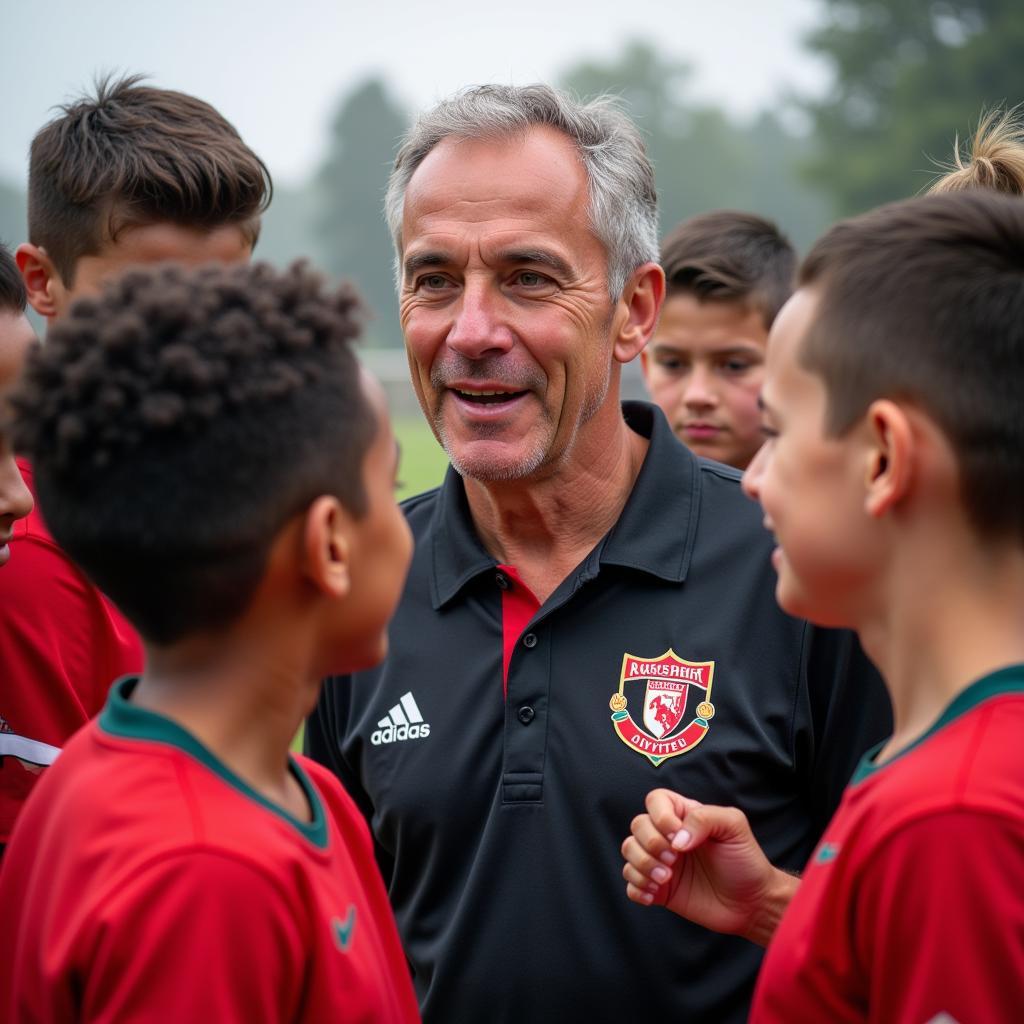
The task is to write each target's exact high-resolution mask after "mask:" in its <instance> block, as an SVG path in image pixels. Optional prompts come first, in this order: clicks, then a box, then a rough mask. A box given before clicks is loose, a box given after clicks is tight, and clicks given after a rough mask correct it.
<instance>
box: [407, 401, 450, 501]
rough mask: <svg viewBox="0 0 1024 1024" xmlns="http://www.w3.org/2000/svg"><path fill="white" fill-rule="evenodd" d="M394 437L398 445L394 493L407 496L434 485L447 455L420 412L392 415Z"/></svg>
mask: <svg viewBox="0 0 1024 1024" xmlns="http://www.w3.org/2000/svg"><path fill="white" fill-rule="evenodd" d="M394 429H395V437H396V438H398V444H399V446H400V447H401V449H402V458H401V461H400V463H399V465H398V482H399V487H398V497H399V498H408V497H410V496H412V495H413V494H419V493H420V492H421V491H428V490H430V488H431V487H436V486H437V485H438V484H439V483H440V482H441V478H442V477H443V476H444V471H445V468H446V467H447V465H448V457H447V456H446V455H445V453H444V451H443V450H442V448H441V446H440V445H439V444H438V443H437V441H435V440H434V435H433V433H432V432H431V430H430V427H428V426H427V424H426V421H425V420H424V419H423V418H422V417H420V416H396V417H395V419H394Z"/></svg>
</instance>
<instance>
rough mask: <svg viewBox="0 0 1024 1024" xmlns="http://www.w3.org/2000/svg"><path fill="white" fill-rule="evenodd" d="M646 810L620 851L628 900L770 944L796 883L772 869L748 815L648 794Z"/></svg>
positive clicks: (668, 794) (669, 794) (660, 791)
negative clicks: (664, 909)
mask: <svg viewBox="0 0 1024 1024" xmlns="http://www.w3.org/2000/svg"><path fill="white" fill-rule="evenodd" d="M645 803H646V806H647V813H646V814H640V815H638V816H637V817H636V818H634V819H633V824H632V835H630V836H629V837H627V839H626V840H625V842H624V843H623V844H622V856H623V857H624V858H625V860H626V864H625V867H623V869H622V877H623V878H625V879H626V882H627V885H626V895H627V896H628V897H629V898H630V899H631V900H633V901H634V902H635V903H641V904H643V905H644V906H650V905H651V904H652V903H660V904H663V905H664V906H666V907H668V909H669V910H671V911H674V912H675V913H676V914H679V915H680V916H681V917H685V918H687V919H688V920H690V921H693V922H694V923H695V924H700V925H703V926H704V927H705V928H711V929H712V930H713V931H717V932H725V933H727V934H731V935H742V936H743V937H744V938H747V939H750V941H751V942H756V943H758V944H760V945H762V946H764V945H767V944H768V940H769V939H770V938H771V936H772V933H773V932H774V931H775V927H776V925H777V924H778V922H779V918H781V916H782V912H783V911H784V910H785V908H786V906H788V904H789V901H790V900H791V899H792V898H793V894H794V893H795V892H796V888H797V886H798V885H799V884H800V883H799V879H796V878H794V877H793V876H792V875H788V874H786V873H785V872H784V871H780V870H779V869H778V868H774V867H772V865H771V864H770V863H769V861H768V859H767V857H765V855H764V852H763V851H762V850H761V847H760V846H758V845H757V840H756V839H754V835H753V833H752V832H751V831H750V825H749V823H748V822H747V818H746V815H745V814H744V813H743V812H742V811H739V810H737V809H736V808H735V807H713V806H711V805H705V804H701V803H699V802H698V801H696V800H690V799H687V798H686V797H684V796H680V795H679V794H678V793H673V792H671V791H670V790H667V789H655V790H652V791H651V792H650V793H648V794H647V800H646V801H645Z"/></svg>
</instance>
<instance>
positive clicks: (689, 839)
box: [672, 803, 750, 850]
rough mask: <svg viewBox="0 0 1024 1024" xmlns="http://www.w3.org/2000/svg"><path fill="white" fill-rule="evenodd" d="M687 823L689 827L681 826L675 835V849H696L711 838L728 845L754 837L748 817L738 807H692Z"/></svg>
mask: <svg viewBox="0 0 1024 1024" xmlns="http://www.w3.org/2000/svg"><path fill="white" fill-rule="evenodd" d="M685 820H686V824H685V827H680V828H679V829H678V830H677V831H676V833H675V835H674V836H673V839H672V848H673V849H674V850H693V849H695V848H696V847H698V846H700V845H701V844H702V843H704V842H706V841H707V840H708V839H714V840H716V841H717V842H720V843H726V842H732V841H736V840H746V839H748V838H750V825H749V824H748V822H747V817H746V815H745V814H744V813H743V812H742V811H740V810H737V809H736V808H735V807H715V806H714V805H712V804H697V803H694V804H692V805H691V806H690V807H689V808H688V810H687V812H686V819H685Z"/></svg>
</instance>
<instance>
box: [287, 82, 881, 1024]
mask: <svg viewBox="0 0 1024 1024" xmlns="http://www.w3.org/2000/svg"><path fill="white" fill-rule="evenodd" d="M680 187H685V182H683V183H680ZM387 211H388V218H389V221H390V225H391V229H392V231H393V233H394V238H395V245H396V248H397V252H398V266H399V274H400V293H401V294H400V305H401V321H402V329H403V332H404V334H405V340H406V347H407V350H408V355H409V365H410V368H411V371H412V379H413V384H414V385H415V388H416V392H417V394H418V395H419V399H420V402H421V404H422V406H423V410H424V413H425V414H426V416H427V418H428V419H429V421H430V423H431V424H432V426H433V428H434V431H435V433H436V434H437V436H438V438H439V439H440V441H441V443H442V444H443V445H444V447H445V449H446V451H447V452H448V455H449V457H450V459H451V463H452V469H451V470H449V472H448V475H447V477H446V479H445V481H444V484H443V485H442V486H441V487H440V488H439V489H438V490H436V491H432V492H430V493H428V494H425V495H422V496H420V497H418V498H414V499H412V500H411V501H409V502H408V503H407V504H406V514H407V516H408V518H409V522H410V524H411V526H412V529H413V532H414V534H415V537H416V554H415V557H414V561H413V566H412V571H411V574H410V578H409V582H408V585H407V588H406V592H405V596H404V598H403V600H402V603H401V606H400V608H399V611H398V614H397V617H396V618H395V621H394V624H393V626H392V629H391V634H390V635H391V653H390V654H389V656H388V658H387V660H386V662H385V663H384V665H383V667H381V668H379V669H375V670H372V671H369V672H365V673H360V674H359V675H357V676H355V677H353V678H351V679H338V680H333V681H331V682H329V684H328V686H327V687H326V689H325V692H324V695H323V698H322V700H321V703H320V705H319V707H318V708H317V711H316V713H315V714H314V716H313V718H312V719H311V720H310V722H309V727H308V730H307V745H308V749H309V752H310V753H311V754H312V755H313V756H314V757H316V758H317V759H318V760H320V761H322V762H323V763H324V764H326V765H328V766H330V767H331V768H333V769H334V771H336V772H337V774H338V775H339V777H340V778H341V780H342V781H343V782H344V784H345V786H346V787H347V788H348V790H349V792H351V793H352V795H353V796H354V797H355V798H356V800H357V801H358V802H359V803H360V805H361V806H362V808H363V810H364V811H365V813H366V816H367V818H368V819H369V821H370V824H371V827H372V829H373V832H374V835H375V837H376V841H377V850H378V857H379V860H380V865H381V869H382V871H383V873H384V878H385V881H386V882H387V885H388V889H389V892H390V896H391V900H392V902H393V905H394V909H395V915H396V917H397V919H398V926H399V930H400V932H401V934H402V938H403V941H404V943H405V948H406V952H407V954H408V956H409V960H410V963H411V965H412V970H413V974H414V980H415V984H416V988H417V991H418V994H419V998H420V1003H421V1006H422V1009H423V1015H424V1017H425V1019H426V1020H427V1021H428V1022H446V1024H473V1022H477V1021H481V1022H483V1021H486V1022H489V1024H490V1022H499V1021H509V1022H515V1024H534V1022H544V1021H560V1022H566V1021H583V1020H590V1021H602V1022H603V1021H609V1022H622V1024H626V1022H630V1021H657V1020H678V1021H688V1022H691V1024H692V1022H694V1021H709V1022H710V1021H715V1022H723V1021H740V1020H743V1019H744V1018H745V1015H746V1008H747V1002H748V999H749V996H750V991H751V986H752V982H753V979H754V975H755V973H756V970H757V965H758V960H759V958H760V951H759V949H757V948H755V947H754V946H753V945H750V944H748V943H745V942H744V941H743V940H741V939H736V938H729V937H724V936H721V935H715V934H712V933H710V932H706V931H703V930H701V929H699V928H696V927H694V926H692V925H690V924H688V923H687V922H684V921H682V920H680V919H678V918H676V917H675V916H674V915H671V914H668V913H664V914H651V913H650V911H646V912H645V911H644V910H643V909H641V908H640V907H637V906H634V905H632V904H631V903H629V902H628V901H627V900H626V897H625V895H624V894H623V886H622V878H621V868H622V862H621V858H620V855H619V846H620V842H621V840H622V837H623V836H624V835H625V834H626V832H627V831H628V828H629V823H630V819H631V817H632V815H633V814H634V813H635V811H636V809H637V808H638V807H641V806H643V799H644V796H645V794H646V793H647V792H648V790H650V789H652V788H653V787H655V786H668V787H669V788H671V789H675V790H680V791H682V792H685V793H687V794H688V795H689V796H692V797H695V798H697V799H700V800H704V801H713V802H714V803H717V804H737V805H739V806H740V807H742V808H743V809H744V810H745V811H746V813H747V814H748V816H749V818H750V821H751V824H752V825H753V828H754V831H755V833H756V834H757V837H758V839H759V841H760V842H761V844H762V845H763V846H764V848H765V852H766V853H767V854H768V856H769V858H770V859H771V861H772V863H774V864H778V865H781V866H783V867H787V868H792V869H794V870H799V869H800V868H801V867H802V866H803V864H804V862H805V860H806V859H807V857H808V855H809V854H810V852H811V850H812V848H813V846H814V843H815V840H816V839H817V837H818V835H819V833H820V831H821V828H822V826H823V825H824V823H825V822H826V821H827V819H828V817H829V815H830V813H831V811H832V809H833V807H834V805H835V803H836V801H837V799H838V796H839V793H840V790H841V788H842V786H843V784H844V783H845V782H846V780H847V777H848V776H849V774H850V773H851V771H852V769H853V767H854V764H855V762H856V760H857V758H858V757H859V755H860V754H861V753H862V752H863V751H864V750H865V749H866V748H867V747H868V746H869V745H870V744H871V743H872V742H874V741H875V740H877V739H881V738H882V737H883V736H884V735H886V732H887V728H888V724H889V723H888V702H887V700H886V698H885V697H884V695H883V691H882V689H881V685H880V683H879V681H878V679H877V677H876V676H875V674H874V672H873V671H872V670H871V669H870V667H869V666H868V665H867V664H866V662H865V661H864V659H863V656H862V655H861V653H860V651H859V649H858V648H856V646H855V645H854V643H853V642H852V640H851V637H850V636H849V635H848V634H845V633H830V632H827V631H824V632H823V631H820V630H816V629H814V628H812V627H810V626H808V625H807V624H806V623H804V622H800V621H797V620H794V619H790V618H788V617H787V616H785V615H784V614H783V613H782V612H780V611H779V610H778V609H777V607H776V605H775V600H774V596H773V590H774V574H773V572H772V569H771V566H770V564H769V553H770V550H771V546H772V540H771V537H770V536H769V535H768V534H767V533H766V532H765V531H764V530H763V528H762V526H761V522H760V513H759V512H758V510H757V508H756V507H755V506H754V505H753V504H752V503H750V502H748V501H747V500H746V499H745V498H744V497H743V496H742V494H741V493H740V488H739V474H738V473H737V472H735V471H734V470H731V469H728V468H726V467H724V466H721V465H718V464H716V463H712V462H707V461H703V460H700V459H697V458H695V457H694V456H693V455H691V454H690V453H689V452H688V451H687V450H686V449H685V448H684V447H683V446H682V445H681V444H679V442H678V441H676V439H675V438H674V436H673V435H672V432H671V430H670V429H669V427H668V424H667V423H666V422H665V420H664V418H663V417H662V415H661V413H660V412H658V411H657V410H656V409H655V408H654V407H653V406H650V405H647V404H644V403H624V404H622V403H620V401H619V375H620V369H621V365H622V364H623V363H625V362H628V361H629V360H631V359H633V358H634V357H635V356H636V355H637V354H638V353H639V351H640V350H641V348H642V347H643V346H644V344H645V343H646V341H647V339H648V337H649V336H650V334H651V332H652V331H653V329H654V326H655V323H656V321H657V317H658V310H659V308H660V305H661V301H662V297H663V294H664V277H663V274H662V271H661V268H660V267H659V266H658V264H657V262H656V260H657V252H658V248H657V242H656V233H657V204H656V198H655V189H654V177H653V172H652V168H651V165H650V163H649V162H648V160H647V157H646V155H645V153H644V148H643V144H642V142H641V140H640V137H639V135H638V133H637V131H636V129H635V128H634V126H633V125H632V123H631V122H630V121H629V120H628V118H626V117H625V116H624V115H623V114H622V113H621V112H619V111H618V110H617V109H616V108H615V107H614V106H612V105H610V104H608V103H605V102H594V103H590V104H586V105H581V104H578V103H576V102H574V101H572V100H570V99H568V98H567V97H565V96H563V95H561V94H559V93H557V92H555V91H553V90H552V89H549V88H547V87H544V86H531V87H528V88H513V87H507V86H485V87H481V88H477V89H472V90H469V91H467V92H464V93H462V94H460V95H458V96H457V97H455V98H454V99H451V100H449V101H447V102H444V103H442V104H440V105H439V106H438V107H437V108H436V109H434V110H432V111H431V112H429V113H427V114H426V115H424V116H423V117H421V118H420V120H419V122H418V123H417V124H416V126H415V127H414V128H413V129H412V131H411V133H410V134H409V136H408V138H407V139H406V140H405V142H404V144H403V146H402V148H401V150H400V152H399V155H398V158H397V160H396V163H395V168H394V171H393V173H392V176H391V180H390V184H389V188H388V197H387ZM356 927H357V928H358V924H357V926H356Z"/></svg>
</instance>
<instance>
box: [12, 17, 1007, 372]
mask: <svg viewBox="0 0 1024 1024" xmlns="http://www.w3.org/2000/svg"><path fill="white" fill-rule="evenodd" d="M109 71H114V72H126V73H127V72H145V73H148V74H149V75H150V81H152V82H153V83H154V84H156V85H158V86H162V87H166V88H174V89H180V90H182V91H184V92H190V93H194V94H195V95H198V96H200V97H202V98H203V99H206V100H208V101H209V102H211V103H213V104H214V106H216V107H217V108H218V109H219V110H221V112H222V113H224V114H225V116H227V117H228V118H229V120H231V121H232V122H233V123H234V124H235V126H236V127H237V128H238V129H239V131H240V132H241V134H242V136H243V138H245V140H246V141H247V142H248V143H249V144H250V145H251V146H252V148H253V149H255V150H256V152H257V153H259V155H260V156H261V157H262V158H263V159H264V161H265V162H266V163H267V165H268V166H269V168H270V171H271V174H272V175H273V177H274V183H275V195H274V200H273V203H272V204H271V207H270V210H269V212H268V213H267V215H266V217H265V219H264V226H263V231H262V236H261V239H260V242H259V245H258V248H257V256H258V257H260V258H262V259H266V260H269V261H271V262H273V263H276V264H284V263H287V262H289V261H290V260H292V259H294V258H296V257H298V256H306V257H308V258H310V259H311V260H312V261H313V262H314V263H315V264H317V265H318V266H319V267H320V268H322V269H323V270H324V271H326V272H327V273H328V274H330V275H332V276H336V277H346V278H349V279H351V280H353V281H355V282H356V284H357V286H358V287H359V289H360V291H361V292H362V294H363V296H364V298H365V299H366V300H367V302H368V304H369V305H370V307H371V308H372V309H373V311H374V313H375V317H374V319H373V321H372V322H371V324H370V325H369V328H368V331H367V339H366V343H367V346H368V347H369V348H371V349H381V350H388V349H390V350H393V351H394V350H398V349H400V348H401V344H402V342H401V334H400V331H399V329H398V321H397V306H396V301H395V295H394V289H393V284H392V277H391V260H392V252H391V243H390V240H389V238H388V235H387V231H386V229H385V226H384V223H383V219H382V217H381V203H382V198H383V190H384V184H385V179H386V176H387V172H388V169H389V167H390V164H391V160H392V158H393V155H394V151H395V147H396V143H397V140H398V138H399V136H400V135H401V134H402V132H403V131H404V130H405V129H406V127H407V126H408V124H409V122H410V118H411V117H412V116H414V115H415V113H416V112H417V111H419V110H421V109H424V108H426V107H429V106H430V105H432V104H433V103H434V102H436V101H437V100H438V99H440V98H442V97H443V96H445V95H448V94H450V93H451V92H453V91H455V90H456V89H458V88H459V87H461V86H465V85H470V84H477V83H479V82H483V81H500V82H514V83H518V84H525V83H527V82H531V81H538V80H543V81H549V82H553V83H555V84H557V85H561V86H563V87H566V88H568V89H571V90H572V91H574V92H576V93H577V94H579V95H581V96H584V97H587V96H592V95H596V94H598V93H604V92H611V93H614V94H617V95H619V96H620V97H622V100H623V102H624V103H625V105H626V107H627V109H628V110H629V112H630V113H631V114H632V116H633V117H634V118H635V119H636V121H637V123H638V124H639V125H640V127H641V129H642V131H643V132H644V133H645V135H646V138H647V143H648V147H649V152H650V154H651V157H652V159H653V161H654V165H655V171H656V175H657V182H658V192H659V198H660V203H661V228H662V232H663V233H664V232H666V231H668V230H669V229H670V228H671V227H672V226H673V225H674V224H676V223H677V222H678V221H679V220H681V219H683V218H685V217H687V216H690V215H692V214H695V213H699V212H702V211H705V210H709V209H714V208H718V207H732V208H738V209H743V210H750V211H754V212H757V213H760V214H763V215H765V216H768V217H770V218H772V219H774V220H775V221H777V222H778V223H779V225H780V226H781V227H782V228H783V230H784V231H785V232H786V233H787V234H788V235H789V236H790V238H791V239H792V240H793V242H794V243H795V244H796V245H797V247H798V248H799V249H801V250H805V249H806V247H807V245H808V244H809V243H810V242H811V241H813V239H814V238H815V237H816V236H817V235H818V234H819V233H820V232H821V231H822V230H823V229H824V228H825V227H826V226H827V225H828V224H829V223H831V222H832V221H833V220H835V219H836V218H837V217H839V216H842V215H846V214H851V213H856V212H860V211H862V210H865V209H868V208H870V207H872V206H875V205H877V204H878V203H881V202H884V201H887V200H891V199H898V198H902V197H905V196H907V195H911V194H913V193H916V192H918V191H920V190H921V189H922V188H924V187H926V186H927V185H928V183H929V182H930V181H931V180H932V178H933V177H934V176H935V174H936V173H937V172H938V170H939V165H940V164H942V163H943V162H948V161H949V160H950V158H951V157H952V154H953V150H954V140H955V137H956V136H957V134H959V136H960V138H961V139H963V138H964V137H965V136H968V135H969V134H970V132H971V131H972V129H973V127H974V126H975V124H976V123H977V120H978V117H979V113H980V112H981V110H982V109H983V108H987V107H991V106H994V105H997V104H1008V105H1014V104H1016V103H1018V102H1020V101H1021V100H1024V74H1022V71H1024V4H1022V3H1021V2H1020V0H974V2H967V3H954V2H931V0H892V2H888V3H880V2H873V0H778V2H772V3H763V2H760V3H758V2H734V3H719V4H710V5H709V4H707V3H706V2H704V3H694V2H681V0H676V2H671V3H670V2H662V3H633V4H612V3H607V2H596V0H592V2H589V3H587V2H584V0H566V2H564V3H557V2H556V0H547V2H546V3H542V2H534V0H520V2H518V3H516V4H515V5H511V6H501V7H500V8H499V7H498V6H497V5H484V4H482V3H478V4H471V3H468V2H465V0H452V2H450V3H446V4H443V5H424V4H412V3H410V2H400V3H388V2H381V3H378V4H375V5H353V4H345V3H328V2H326V0H292V2H291V3H283V2H279V0H275V2H267V0H250V2H243V0H213V2H211V0H206V2H205V3H204V2H200V0H179V2H177V3H176V4H174V5H169V4H158V3H153V2H147V0H137V2H135V3H128V2H127V0H92V2H81V0H75V2H70V0H54V2H52V3H50V4H49V5H47V6H46V7H45V8H39V7H31V8H30V7H28V6H27V5H18V6H17V7H15V6H14V5H13V3H12V2H10V0H6V2H5V3H4V5H3V28H2V30H0V76H2V77H0V83H2V88H3V105H2V108H0V109H2V111H3V113H2V116H0V239H2V240H3V241H5V242H7V243H8V244H11V245H16V244H17V243H18V242H20V241H23V240H25V238H26V228H25V203H24V188H25V178H26V174H27V151H28V145H29V142H30V140H31V137H32V135H33V134H34V132H35V131H36V130H37V129H38V128H39V127H40V126H41V125H42V124H43V123H44V122H45V121H46V120H48V119H49V118H50V117H51V116H53V110H52V108H53V107H54V106H55V105H57V104H59V103H62V102H66V101H68V100H70V99H73V98H74V97H75V96H76V95H78V94H79V93H80V92H81V91H82V90H83V89H84V88H86V87H88V86H89V83H90V82H91V80H92V79H93V78H94V77H95V76H96V75H97V74H98V73H102V72H109ZM381 356H382V358H385V360H386V356H385V354H384V353H383V352H382V353H381ZM395 358H398V355H397V352H395Z"/></svg>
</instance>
